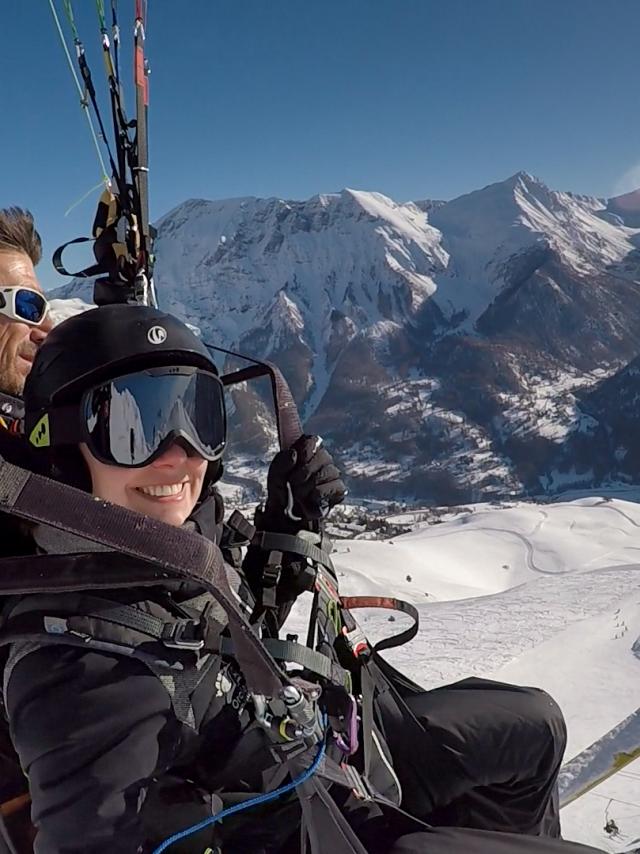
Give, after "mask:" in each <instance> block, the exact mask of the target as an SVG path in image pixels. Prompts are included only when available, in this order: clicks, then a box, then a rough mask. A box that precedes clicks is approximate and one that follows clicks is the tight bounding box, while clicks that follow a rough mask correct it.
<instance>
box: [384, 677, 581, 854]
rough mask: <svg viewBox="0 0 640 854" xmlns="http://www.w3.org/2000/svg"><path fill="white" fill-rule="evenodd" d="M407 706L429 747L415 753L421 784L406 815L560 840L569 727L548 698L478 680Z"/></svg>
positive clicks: (408, 792) (412, 789) (407, 800)
mask: <svg viewBox="0 0 640 854" xmlns="http://www.w3.org/2000/svg"><path fill="white" fill-rule="evenodd" d="M405 699H406V702H407V704H408V706H409V707H410V709H411V711H412V712H413V714H414V715H415V717H416V718H417V720H418V721H419V723H420V724H421V729H422V733H421V739H422V740H423V744H420V745H418V744H415V743H414V744H412V745H411V750H412V752H413V762H412V764H413V766H414V769H415V768H416V766H417V768H418V775H419V776H418V779H417V780H416V778H415V777H414V779H413V780H412V781H411V783H412V785H410V786H409V787H407V788H405V791H404V795H403V802H402V805H403V808H404V809H405V810H407V811H408V812H409V813H411V814H412V815H414V816H416V817H418V818H420V819H422V820H423V821H425V822H427V823H429V824H431V825H434V826H437V827H443V826H447V827H458V828H478V829H480V830H496V831H501V832H503V833H520V834H528V835H530V836H546V837H559V836H560V819H559V809H558V797H557V786H556V779H557V776H558V771H559V768H560V764H561V761H562V757H563V754H564V749H565V745H566V727H565V723H564V718H563V715H562V712H561V711H560V709H559V707H558V705H557V704H556V703H555V701H554V700H553V699H552V698H551V697H550V696H549V695H548V694H546V693H545V692H544V691H541V690H539V689H536V688H523V687H518V686H516V685H508V684H503V683H499V682H493V681H489V680H486V679H477V678H471V679H464V680H463V681H461V682H456V683H454V684H452V685H446V686H443V687H441V688H436V689H434V690H432V691H425V692H423V693H421V694H415V695H413V696H411V697H405ZM417 757H418V758H417ZM416 758H417V759H416ZM394 764H395V763H394ZM416 782H417V783H418V785H417V786H416V785H415V784H416ZM398 850H399V851H404V850H406V851H412V850H414V849H412V848H406V849H403V848H400V849H398ZM415 850H417V849H415ZM426 850H428V851H431V848H428V849H427V848H425V851H426ZM434 850H435V851H440V850H443V851H444V850H445V848H444V847H443V848H442V849H440V848H435V849H434ZM472 850H474V851H475V849H471V848H470V849H469V852H471V851H472ZM480 850H482V851H483V852H484V850H485V849H481V848H480V847H479V848H478V851H480ZM497 850H498V849H496V851H497ZM505 850H511V849H505ZM549 850H555V849H549Z"/></svg>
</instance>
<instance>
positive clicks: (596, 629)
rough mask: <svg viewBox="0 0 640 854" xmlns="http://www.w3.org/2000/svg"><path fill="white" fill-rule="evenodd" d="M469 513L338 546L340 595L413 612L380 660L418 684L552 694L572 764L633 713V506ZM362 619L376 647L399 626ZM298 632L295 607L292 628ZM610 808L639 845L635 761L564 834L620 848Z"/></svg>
mask: <svg viewBox="0 0 640 854" xmlns="http://www.w3.org/2000/svg"><path fill="white" fill-rule="evenodd" d="M468 509H469V508H466V510H465V512H464V513H461V514H460V515H459V516H457V517H456V516H454V517H453V518H451V519H449V520H448V521H444V522H442V523H441V524H438V525H426V524H425V525H424V526H421V527H418V529H417V530H415V531H414V532H413V533H411V534H407V535H404V536H400V537H395V538H394V539H393V541H392V542H366V541H357V540H355V541H354V540H349V541H338V543H337V544H336V557H335V562H336V565H337V567H338V569H339V572H340V575H341V578H340V583H341V590H342V591H343V592H344V593H346V594H363V593H368V592H371V593H377V594H379V593H380V592H382V591H385V592H390V591H391V592H393V593H394V594H396V595H398V596H400V597H401V598H405V599H409V600H410V601H413V602H414V603H415V604H416V605H417V606H418V609H419V611H420V615H421V628H420V633H419V635H418V636H417V638H416V639H415V640H414V641H413V642H412V643H410V644H408V645H407V646H404V647H402V648H400V649H398V650H391V651H389V653H385V655H388V657H389V659H390V660H391V661H392V662H393V663H395V664H396V665H397V666H399V667H401V668H402V669H404V670H406V671H407V673H409V674H410V675H411V676H412V677H413V678H414V679H416V680H417V681H418V682H420V683H421V684H423V685H424V686H425V687H434V686H436V685H439V684H443V683H446V682H450V681H454V680H456V679H460V678H463V677H465V676H469V675H482V676H488V677H491V678H496V679H503V680H506V681H511V682H516V683H519V684H523V685H538V686H540V687H543V688H545V689H546V690H548V691H549V692H550V693H551V694H553V695H554V696H555V697H556V698H557V700H558V701H559V702H560V705H561V706H562V708H563V710H564V713H565V716H566V718H567V723H568V732H569V743H568V748H567V754H566V758H570V757H571V756H573V755H575V754H576V753H578V752H579V751H581V750H582V749H583V748H585V747H587V746H588V745H589V744H591V743H592V742H593V741H595V740H596V739H597V738H599V737H600V736H601V735H603V734H604V733H605V732H606V731H608V730H609V729H610V728H611V727H613V726H614V725H615V724H617V723H618V722H619V721H620V720H622V718H624V717H626V716H627V715H629V714H630V713H631V712H633V711H634V710H635V709H636V708H638V707H639V706H640V643H636V640H637V638H638V637H639V636H640V560H638V558H639V557H640V505H637V504H635V503H632V502H628V501H622V500H618V499H611V500H608V499H604V498H595V497H592V498H583V499H580V500H577V501H573V502H569V503H558V504H552V505H549V504H545V505H538V504H525V503H516V504H514V505H513V506H511V507H506V508H497V507H491V506H488V505H476V506H475V507H472V508H471V510H472V512H471V513H469V512H467V511H468ZM362 613H363V614H364V618H363V619H362V625H363V627H364V628H365V631H366V632H367V633H368V634H369V635H370V636H371V637H372V638H373V639H375V638H380V637H383V636H385V635H388V634H390V633H396V632H398V631H400V630H401V629H402V628H403V627H404V623H403V619H404V618H403V617H402V616H400V615H396V617H397V620H396V621H395V622H393V623H390V622H388V619H387V615H386V614H384V615H382V616H381V615H380V613H379V612H375V611H371V612H362ZM302 626H303V616H302V606H301V608H300V609H299V611H298V612H297V613H296V614H294V616H293V617H292V619H291V626H290V629H294V630H298V631H302ZM634 645H635V650H636V651H635V652H634ZM607 808H608V816H609V817H611V818H614V819H615V821H616V822H617V824H618V826H619V827H620V829H621V831H622V833H623V834H624V835H625V837H624V838H625V839H632V838H634V836H639V837H640V761H636V762H635V763H634V764H632V765H630V766H628V768H627V769H626V770H625V771H624V772H621V773H620V774H619V775H618V776H616V777H615V778H613V779H612V780H610V781H608V782H606V783H604V784H602V785H601V786H599V787H598V788H597V789H595V790H594V791H593V792H592V793H590V794H588V795H585V796H584V797H583V798H582V799H581V800H579V801H576V802H575V803H574V804H573V805H571V806H570V807H568V808H567V809H566V810H565V811H563V830H564V834H565V836H566V837H567V838H572V839H577V840H580V841H583V842H588V843H591V844H593V845H596V846H598V847H601V848H603V849H604V850H607V851H617V850H618V849H619V848H620V847H621V843H622V842H623V841H624V839H620V838H619V839H617V840H610V839H609V838H608V837H607V835H606V834H605V833H604V831H603V827H604V824H605V821H606V819H605V813H606V812H607Z"/></svg>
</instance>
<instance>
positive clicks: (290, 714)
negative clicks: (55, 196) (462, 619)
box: [0, 0, 425, 854]
mask: <svg viewBox="0 0 640 854" xmlns="http://www.w3.org/2000/svg"><path fill="white" fill-rule="evenodd" d="M50 5H51V9H52V12H53V14H54V18H55V20H56V24H57V25H58V30H59V32H60V34H61V37H62V31H61V28H60V25H59V21H58V19H57V16H56V13H55V8H54V4H53V0H50ZM97 5H98V11H99V15H100V23H101V36H102V47H103V53H104V59H105V68H106V71H107V78H108V81H109V91H110V96H111V107H112V114H113V122H114V129H115V143H116V156H115V157H114V156H112V154H111V151H110V150H109V149H108V150H109V160H110V165H111V171H112V173H113V180H114V183H113V184H111V183H110V182H108V186H107V188H106V190H105V192H104V193H103V196H102V198H101V200H100V204H99V206H98V214H97V216H96V219H95V222H94V228H93V238H78V239H77V240H75V241H71V242H72V243H77V242H83V241H85V240H91V239H93V240H94V254H95V256H96V264H94V265H93V266H91V267H88V268H86V269H84V270H82V271H80V272H79V273H77V274H75V275H80V276H84V277H88V276H96V275H97V276H104V278H99V279H98V280H97V281H96V283H95V287H94V301H95V302H96V303H97V304H98V305H100V304H105V303H109V302H130V303H132V304H136V303H142V304H149V303H151V304H154V305H155V292H154V288H153V278H152V266H153V254H152V238H153V230H152V228H151V227H150V226H149V218H148V199H147V181H148V168H147V167H148V163H147V142H146V111H147V103H148V87H147V83H148V81H147V75H148V66H147V63H146V59H145V57H144V11H145V10H144V8H143V2H142V0H136V8H135V15H136V18H135V57H136V60H135V83H136V93H137V99H136V102H137V103H136V106H137V114H136V120H135V121H134V122H128V121H127V119H126V117H125V114H124V108H123V103H122V96H121V86H120V78H119V71H118V48H119V32H118V26H117V17H116V6H117V3H116V2H115V0H112V4H111V7H112V14H113V30H112V33H113V47H114V54H113V55H112V50H111V42H110V39H109V36H108V33H107V29H106V24H105V21H104V13H103V11H102V4H101V3H99V4H97ZM65 11H66V12H67V17H68V18H69V22H70V26H71V28H72V31H73V35H74V44H75V48H76V56H77V60H78V65H79V68H80V71H81V76H82V80H83V83H84V93H83V94H82V93H81V104H82V107H83V109H84V110H85V111H86V113H87V118H88V120H89V123H90V125H91V121H90V118H89V112H88V103H89V102H91V104H92V105H93V107H94V111H95V113H96V115H97V117H98V122H99V125H100V130H101V134H102V136H103V139H104V141H105V144H106V145H107V148H108V144H107V142H106V133H105V129H104V125H103V122H102V119H101V118H100V114H99V110H98V105H97V102H96V95H95V89H94V86H93V82H92V79H91V74H90V71H89V68H88V64H87V62H86V58H85V53H84V47H83V45H82V42H81V41H80V38H79V36H78V33H77V30H76V27H75V22H74V20H73V14H72V11H71V3H70V2H69V1H68V0H65ZM76 82H77V80H76ZM78 88H79V89H80V86H79V84H78ZM94 141H96V144H97V140H96V139H95V134H94ZM66 245H69V244H65V246H66ZM64 248H65V247H64V246H63V247H61V248H60V249H58V250H57V251H56V253H55V255H54V264H55V266H56V268H57V269H58V270H59V271H60V272H62V273H64V274H68V273H67V271H66V269H65V268H64V266H63V265H62V260H61V259H62V252H63V250H64ZM68 275H71V274H68ZM214 349H220V348H214ZM221 352H223V353H229V351H225V350H222V351H221ZM232 355H238V354H232ZM245 358H246V357H245ZM249 361H250V362H251V363H252V364H251V365H250V367H248V368H245V369H242V370H239V371H235V372H234V373H230V374H227V375H224V376H223V377H222V381H223V383H224V385H226V386H233V385H235V384H237V383H241V382H246V381H248V380H251V379H253V378H256V377H260V376H268V377H269V379H270V382H271V388H272V392H273V395H274V400H275V409H276V414H277V426H278V434H279V440H280V446H281V447H282V448H288V447H290V446H291V445H292V444H293V443H294V442H295V441H296V439H298V437H299V436H300V435H301V434H302V427H301V424H300V419H299V415H298V412H297V409H296V407H295V403H294V401H293V398H292V396H291V392H290V390H289V388H288V386H287V384H286V382H285V380H284V378H283V377H282V375H281V373H280V372H279V370H278V369H277V368H276V367H275V366H273V365H271V364H269V363H266V362H257V361H255V360H252V359H249ZM0 511H1V512H4V513H7V514H9V515H10V516H12V517H17V518H18V519H23V520H26V521H27V522H29V523H32V524H38V525H44V526H48V527H50V528H54V529H57V530H61V531H65V532H67V533H68V534H70V535H76V536H78V537H81V538H83V539H84V540H88V541H90V542H92V543H94V544H97V547H98V550H96V551H93V550H89V551H86V552H82V553H74V554H53V553H52V554H34V555H28V556H20V557H8V558H4V559H1V560H0V564H1V565H0V597H2V598H3V599H5V600H7V599H8V597H12V596H14V597H15V596H23V595H25V594H43V595H45V597H46V594H53V593H55V594H58V593H68V594H78V595H79V596H80V601H82V600H83V597H84V602H85V604H87V605H88V606H90V607H88V608H85V609H81V610H84V613H82V612H80V611H78V612H75V613H53V612H51V611H49V610H47V609H45V611H44V612H43V611H41V610H40V611H35V612H34V611H31V610H29V609H28V608H27V609H24V610H21V611H20V613H18V614H17V615H13V614H12V613H11V611H10V609H9V610H8V611H7V609H5V618H4V620H3V622H2V623H1V624H0V646H4V648H5V649H6V648H8V647H9V646H10V645H11V644H13V643H15V642H16V641H22V640H25V641H33V640H36V639H37V641H38V643H47V644H66V645H76V646H81V647H83V648H96V649H102V650H106V649H108V650H111V651H117V652H119V653H122V654H126V655H139V654H140V647H141V646H142V645H143V644H145V643H148V642H150V641H153V642H155V643H158V644H161V645H164V646H166V647H168V648H172V649H179V650H184V651H187V652H193V653H194V654H197V653H199V652H200V651H201V650H206V651H207V652H215V653H218V654H219V655H221V656H223V657H232V658H233V660H234V661H235V662H236V663H237V665H238V667H239V669H240V671H241V674H242V678H243V680H244V683H245V686H246V690H247V691H248V693H249V695H250V697H251V700H252V703H253V707H254V710H255V715H254V717H255V726H257V727H260V728H262V730H263V731H264V732H266V733H267V734H268V740H269V744H270V753H271V758H270V764H271V765H272V768H273V773H271V774H270V784H269V785H268V791H267V792H264V793H263V794H261V795H260V796H259V797H258V798H256V799H252V800H249V801H245V802H244V803H240V804H236V805H235V806H234V807H232V808H231V809H230V810H229V809H228V810H223V811H222V812H221V813H219V814H217V815H214V816H212V817H211V818H210V819H208V820H207V822H206V823H216V822H219V821H220V820H221V819H223V818H224V817H226V816H227V815H228V814H229V813H230V812H238V811H240V810H243V809H248V808H249V807H251V806H253V805H254V804H255V803H264V802H266V801H268V800H272V799H275V798H276V797H279V796H281V795H283V794H285V793H287V792H289V791H292V790H295V792H296V794H297V795H298V797H299V801H300V806H301V810H302V826H303V829H302V836H301V839H302V840H303V843H302V844H303V850H310V851H311V852H312V854H319V852H321V851H322V852H326V851H328V850H331V851H332V854H366V848H365V847H364V845H363V844H362V842H361V841H360V840H359V838H358V836H357V835H356V833H355V832H354V831H353V830H352V828H351V827H350V825H349V823H348V821H347V819H346V818H345V816H344V815H343V813H342V812H341V811H340V809H339V807H338V805H337V803H336V801H335V800H334V798H333V796H332V793H331V788H330V787H331V786H332V785H337V786H338V787H340V789H342V791H344V790H347V791H349V792H353V793H354V794H355V795H356V797H357V798H358V799H360V800H362V801H363V802H364V801H371V802H375V803H377V804H378V805H379V806H380V807H381V808H384V809H389V810H392V811H393V812H394V813H395V814H396V815H397V816H398V817H399V818H400V819H401V822H402V825H403V826H404V827H408V828H410V829H420V828H421V827H424V826H425V825H424V824H423V823H422V822H420V821H419V820H418V819H414V818H412V817H411V816H409V815H407V814H405V813H403V812H402V811H401V809H400V804H401V801H402V783H401V781H400V779H399V778H398V774H397V773H396V771H395V770H394V767H393V763H392V760H391V753H390V750H389V748H388V747H387V745H386V742H385V737H388V736H389V733H388V732H385V731H384V730H385V729H386V723H385V722H391V723H392V724H393V729H394V731H396V732H397V731H399V730H403V741H404V742H405V744H406V745H409V746H408V747H407V748H405V750H404V752H405V753H406V756H405V757H403V765H404V766H406V767H405V772H407V773H408V775H409V776H408V778H407V777H406V773H405V775H404V776H405V778H406V779H409V780H410V781H411V780H412V779H413V778H412V776H411V773H412V772H411V770H410V768H411V766H412V763H413V764H414V765H415V763H416V762H417V761H418V760H417V759H416V757H415V756H414V755H413V754H412V748H411V746H410V745H411V743H412V742H413V743H414V744H415V741H416V739H417V737H418V731H419V730H420V728H421V725H420V724H419V723H418V721H417V720H416V719H415V718H414V716H413V715H412V713H411V712H410V710H409V708H408V707H407V705H406V703H405V702H404V697H405V696H407V695H410V694H414V693H417V692H419V691H420V690H421V689H419V688H418V687H417V686H416V685H414V684H413V683H412V682H410V680H408V679H406V678H405V677H404V676H402V675H401V674H400V673H398V672H397V671H395V670H394V669H393V668H392V667H391V666H390V665H389V664H387V663H386V662H385V661H384V660H383V659H382V658H381V656H380V655H379V653H380V651H381V650H383V649H389V648H391V647H393V646H397V645H399V644H402V643H406V642H407V641H408V640H410V639H411V638H412V637H413V636H414V635H415V634H416V632H417V630H418V614H417V611H416V609H415V608H414V607H413V606H412V605H409V604H407V603H404V602H400V601H399V600H396V599H393V598H390V597H389V598H385V597H350V598H343V597H341V596H340V593H339V589H338V581H337V574H336V572H335V569H334V567H333V564H332V562H331V558H330V555H329V550H330V544H329V543H328V541H327V540H326V538H325V537H324V535H323V534H322V531H321V530H318V531H317V532H315V533H314V532H310V531H302V532H300V533H299V534H298V535H288V534H282V533H272V532H269V531H259V530H256V528H255V527H254V526H253V525H251V524H250V523H249V522H248V521H247V520H245V519H244V518H243V517H242V516H241V515H240V514H238V513H234V514H233V515H232V517H231V519H230V520H229V523H228V524H229V528H228V530H229V531H230V532H231V539H232V542H233V545H234V546H235V547H236V548H238V547H239V546H242V545H251V546H252V547H253V548H259V549H261V550H263V551H264V552H265V554H266V560H265V562H264V568H263V570H262V577H261V579H260V580H259V583H258V584H257V586H256V592H257V600H256V602H255V604H254V608H253V613H252V614H251V616H250V617H248V615H247V612H246V609H245V607H243V605H242V603H241V602H239V601H238V598H237V597H236V594H235V592H234V591H232V589H231V588H230V585H229V580H228V577H227V571H226V569H225V562H224V559H223V555H222V552H221V550H220V548H219V546H218V545H217V544H215V543H213V542H212V541H211V540H209V539H206V538H205V537H203V536H200V535H199V534H196V533H194V532H192V531H190V530H186V529H183V528H174V527H171V526H167V525H164V524H162V523H161V522H158V521H156V520H154V519H151V518H149V517H146V516H142V515H140V514H137V513H134V512H132V511H129V510H127V509H125V508H122V507H118V506H114V505H111V504H109V503H107V502H105V501H101V500H96V499H95V498H93V497H92V496H91V495H89V494H87V493H84V492H81V491H79V490H76V489H74V488H72V487H69V486H67V485H65V484H62V483H59V482H56V481H53V480H50V479H48V478H45V477H43V476H41V475H39V474H35V473H32V472H30V471H27V470H26V469H23V468H20V467H19V466H16V465H13V464H12V463H11V462H9V461H6V460H4V459H2V458H0ZM291 555H294V556H296V558H297V561H298V563H297V566H298V575H297V580H296V591H295V593H292V596H291V598H292V600H293V599H295V598H296V596H297V595H298V594H299V592H300V591H301V590H303V589H304V590H308V591H311V592H312V593H313V604H312V607H311V617H310V624H309V631H308V635H307V638H306V643H305V644H303V643H300V642H298V640H297V638H296V637H294V636H288V637H287V638H286V639H284V640H283V639H281V638H280V637H279V636H278V628H279V627H278V625H277V622H278V621H277V618H276V617H275V616H274V615H275V611H276V602H277V600H278V598H279V595H278V594H279V591H280V592H281V590H282V587H281V574H282V566H283V556H291ZM176 580H178V581H188V582H191V583H196V584H197V585H198V586H199V587H200V588H202V589H204V590H205V591H206V592H207V593H208V594H210V595H211V596H212V597H213V598H214V599H215V600H216V602H217V603H218V605H219V606H221V608H222V609H223V610H224V612H225V614H226V619H227V620H228V624H227V626H226V628H224V629H223V630H222V631H221V627H220V624H219V623H217V624H216V623H215V621H209V620H208V619H207V617H206V613H205V614H204V615H203V614H200V615H199V616H197V617H196V616H194V615H193V614H192V615H190V614H188V613H184V612H182V613H180V614H176V616H175V619H172V620H169V621H164V622H163V621H158V620H153V619H149V618H148V615H145V617H144V618H143V617H141V612H140V611H138V610H137V609H135V608H133V607H128V606H117V603H115V604H114V602H113V600H100V598H99V592H100V591H101V590H102V591H109V590H114V589H118V590H120V589H125V588H145V587H156V588H157V587H158V586H162V585H163V584H165V585H166V584H167V583H171V582H175V581H176ZM37 600H38V597H37V596H36V597H34V601H37ZM280 600H281V597H280ZM280 604H281V602H280ZM362 607H367V608H392V609H396V610H400V611H403V612H404V613H405V614H408V615H409V616H410V617H412V618H413V621H414V624H413V626H412V627H411V628H410V629H407V630H406V631H403V632H401V633H400V634H399V635H397V636H395V637H392V638H388V639H385V640H383V641H381V642H379V643H378V644H377V645H376V646H372V645H371V644H370V643H369V642H368V640H367V638H366V637H365V635H364V633H363V632H362V630H361V629H360V627H359V626H358V623H357V622H356V620H355V618H354V616H353V611H355V610H356V609H358V608H362ZM285 663H286V664H289V665H295V666H296V667H297V668H298V670H297V671H295V672H294V671H292V670H291V669H287V667H285ZM300 668H301V669H300ZM1 729H2V728H1V727H0V730H1ZM5 734H6V733H5ZM1 735H2V732H1V731H0V736H1ZM400 752H401V753H402V752H403V751H402V747H401V748H400ZM394 759H395V756H394ZM404 759H406V762H404ZM15 761H16V762H17V758H16V760H15ZM415 773H416V774H417V775H418V776H419V772H418V770H416V771H415ZM401 776H402V775H401ZM287 777H289V778H290V781H289V782H287V783H283V781H284V780H286V778H287ZM25 782H26V781H25ZM25 805H28V795H26V794H24V793H18V794H17V796H16V797H15V798H13V799H12V800H11V801H10V802H8V803H5V804H2V805H0V819H4V823H3V821H0V835H2V836H3V838H4V841H5V844H6V846H7V850H8V851H10V852H16V851H19V854H22V851H23V850H24V851H29V850H30V848H29V845H30V844H31V840H30V839H29V838H28V837H29V834H28V833H27V834H26V837H27V838H26V840H24V839H22V840H20V841H19V842H18V841H16V839H15V837H14V839H13V840H12V838H11V836H10V835H9V833H8V832H7V827H6V825H7V824H10V823H11V821H12V816H15V815H19V814H20V813H21V812H24V808H25ZM201 827H202V824H200V825H198V826H193V827H191V828H185V830H184V831H183V832H182V833H180V834H176V835H175V836H174V837H171V838H170V839H168V840H165V842H164V843H162V845H161V846H160V847H158V848H157V849H156V851H157V852H160V851H163V850H165V849H166V848H168V847H169V846H170V845H171V844H172V843H173V842H174V841H177V840H178V839H180V838H183V837H186V836H188V835H189V834H191V833H193V832H195V831H196V830H199V829H201ZM16 845H19V846H21V847H19V848H17V847H16Z"/></svg>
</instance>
